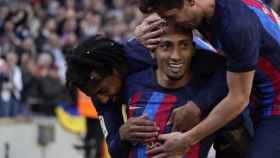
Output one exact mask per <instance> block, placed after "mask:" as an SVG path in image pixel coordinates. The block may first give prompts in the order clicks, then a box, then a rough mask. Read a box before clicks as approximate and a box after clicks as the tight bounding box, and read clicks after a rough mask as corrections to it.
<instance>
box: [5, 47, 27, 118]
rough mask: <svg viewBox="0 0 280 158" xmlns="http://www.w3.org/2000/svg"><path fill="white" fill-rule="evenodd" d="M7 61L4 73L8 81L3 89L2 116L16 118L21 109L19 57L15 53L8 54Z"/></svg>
mask: <svg viewBox="0 0 280 158" xmlns="http://www.w3.org/2000/svg"><path fill="white" fill-rule="evenodd" d="M6 60H7V62H6V69H5V70H4V71H3V75H4V78H6V79H5V80H4V82H3V83H2V89H1V106H2V109H3V114H2V116H15V115H16V114H18V113H19V109H20V108H21V107H20V99H21V90H22V74H21V70H20V68H19V67H18V66H17V62H18V56H17V54H16V53H15V52H14V51H10V52H8V53H7V55H6Z"/></svg>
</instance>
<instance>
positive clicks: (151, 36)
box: [143, 29, 165, 42]
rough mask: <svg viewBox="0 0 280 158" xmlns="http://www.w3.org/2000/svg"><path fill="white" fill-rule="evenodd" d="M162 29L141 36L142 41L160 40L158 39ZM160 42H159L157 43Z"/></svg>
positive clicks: (162, 31)
mask: <svg viewBox="0 0 280 158" xmlns="http://www.w3.org/2000/svg"><path fill="white" fill-rule="evenodd" d="M164 32H165V31H164V29H158V30H155V31H152V32H147V33H145V34H144V35H143V39H144V40H148V39H160V38H159V37H160V36H161V35H162V34H163V33H164ZM158 42H160V40H159V41H158Z"/></svg>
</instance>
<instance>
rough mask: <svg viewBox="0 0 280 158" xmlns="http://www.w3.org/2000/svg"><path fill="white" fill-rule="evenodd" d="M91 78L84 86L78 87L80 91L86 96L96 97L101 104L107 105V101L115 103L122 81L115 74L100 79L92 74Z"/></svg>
mask: <svg viewBox="0 0 280 158" xmlns="http://www.w3.org/2000/svg"><path fill="white" fill-rule="evenodd" d="M91 76H94V79H93V78H90V79H88V81H87V82H86V83H85V84H84V85H80V86H79V87H80V89H81V90H82V91H83V92H84V93H85V94H87V95H88V96H91V97H93V96H96V98H97V99H98V100H99V101H100V103H102V104H107V103H108V102H109V101H112V102H116V101H117V100H118V99H119V95H120V91H121V87H122V80H121V77H120V76H119V75H118V73H117V72H113V74H112V75H109V76H106V77H101V76H99V75H97V74H95V73H92V74H91Z"/></svg>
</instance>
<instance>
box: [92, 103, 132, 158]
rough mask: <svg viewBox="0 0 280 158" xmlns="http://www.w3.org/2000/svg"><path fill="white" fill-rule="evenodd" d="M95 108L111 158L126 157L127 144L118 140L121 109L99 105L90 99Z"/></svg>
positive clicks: (121, 121) (121, 118)
mask: <svg viewBox="0 0 280 158" xmlns="http://www.w3.org/2000/svg"><path fill="white" fill-rule="evenodd" d="M92 101H93V102H94V105H97V106H96V109H97V112H98V115H99V122H100V126H101V128H102V132H103V135H104V137H105V138H106V143H107V145H108V150H109V153H110V155H111V157H112V158H119V157H128V153H129V144H128V143H127V142H125V141H122V140H121V139H120V135H119V128H120V127H121V126H122V124H123V123H124V122H123V117H122V112H121V108H119V107H117V106H114V105H111V104H107V105H100V103H98V101H97V100H96V99H95V98H92Z"/></svg>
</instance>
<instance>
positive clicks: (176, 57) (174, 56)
mask: <svg viewBox="0 0 280 158" xmlns="http://www.w3.org/2000/svg"><path fill="white" fill-rule="evenodd" d="M170 59H171V60H174V61H177V60H180V59H181V56H180V51H179V49H178V48H174V50H173V51H172V52H171V55H170Z"/></svg>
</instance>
